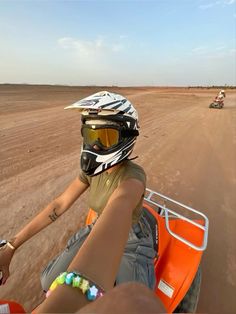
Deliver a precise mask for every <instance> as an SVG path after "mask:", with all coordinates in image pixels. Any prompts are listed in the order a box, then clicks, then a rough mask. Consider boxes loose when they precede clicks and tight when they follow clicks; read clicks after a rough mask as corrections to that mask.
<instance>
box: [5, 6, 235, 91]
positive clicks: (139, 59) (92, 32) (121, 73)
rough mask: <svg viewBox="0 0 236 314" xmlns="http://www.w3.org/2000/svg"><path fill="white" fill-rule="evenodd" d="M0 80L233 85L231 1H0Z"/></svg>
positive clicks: (233, 35) (232, 11)
mask: <svg viewBox="0 0 236 314" xmlns="http://www.w3.org/2000/svg"><path fill="white" fill-rule="evenodd" d="M0 83H27V84H60V85H83V86H84V85H100V86H102V85H103V86H105V85H106V86H112V85H115V86H196V85H201V86H212V85H234V86H235V85H236V0H84V1H79V0H77V1H75V0H74V1H72V0H64V1H62V0H57V1H56V0H41V1H38V0H31V1H29V0H28V1H23V0H15V1H12V0H0Z"/></svg>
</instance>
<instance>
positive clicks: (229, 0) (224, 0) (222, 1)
mask: <svg viewBox="0 0 236 314" xmlns="http://www.w3.org/2000/svg"><path fill="white" fill-rule="evenodd" d="M235 2H236V0H219V1H215V2H210V3H207V4H201V5H200V6H199V8H200V9H202V10H207V9H210V8H213V7H215V6H218V5H220V6H224V7H225V6H228V5H231V4H234V3H235Z"/></svg>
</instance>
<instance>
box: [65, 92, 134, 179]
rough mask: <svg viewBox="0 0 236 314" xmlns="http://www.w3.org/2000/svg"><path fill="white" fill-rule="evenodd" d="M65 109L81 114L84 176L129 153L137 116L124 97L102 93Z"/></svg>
mask: <svg viewBox="0 0 236 314" xmlns="http://www.w3.org/2000/svg"><path fill="white" fill-rule="evenodd" d="M65 109H77V110H79V111H80V112H81V121H82V127H81V134H82V137H83V145H82V148H81V157H80V164H81V169H82V171H83V172H84V173H85V174H87V175H88V176H95V175H98V174H99V173H101V172H103V171H105V170H107V169H109V168H111V167H113V166H114V165H116V164H118V163H120V162H121V161H123V160H124V159H127V158H128V156H129V155H130V154H131V153H132V151H133V147H134V144H135V142H136V137H137V136H138V135H139V132H138V128H139V125H138V113H137V111H136V110H135V108H134V107H133V105H132V104H131V103H130V101H129V100H128V99H126V98H125V97H123V96H121V95H119V94H115V93H111V92H107V91H102V92H99V93H96V94H93V95H91V96H88V97H86V98H84V99H82V100H80V101H78V102H76V103H74V104H72V105H70V106H68V107H66V108H65Z"/></svg>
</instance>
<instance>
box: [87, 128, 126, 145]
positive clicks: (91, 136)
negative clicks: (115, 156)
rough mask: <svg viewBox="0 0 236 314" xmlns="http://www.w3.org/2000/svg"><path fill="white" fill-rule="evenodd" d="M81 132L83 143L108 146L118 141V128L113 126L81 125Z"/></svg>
mask: <svg viewBox="0 0 236 314" xmlns="http://www.w3.org/2000/svg"><path fill="white" fill-rule="evenodd" d="M81 133H82V136H83V139H84V143H85V144H88V145H95V144H98V145H102V146H103V147H104V148H110V147H112V146H115V145H117V144H118V143H119V141H120V130H119V128H116V127H115V126H112V127H111V126H94V125H92V126H91V125H83V126H82V129H81Z"/></svg>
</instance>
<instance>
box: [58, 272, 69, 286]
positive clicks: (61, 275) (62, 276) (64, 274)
mask: <svg viewBox="0 0 236 314" xmlns="http://www.w3.org/2000/svg"><path fill="white" fill-rule="evenodd" d="M66 275H67V273H66V272H64V273H62V274H60V275H59V276H58V277H57V279H56V281H57V283H58V284H59V285H63V283H64V282H65V280H66Z"/></svg>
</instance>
